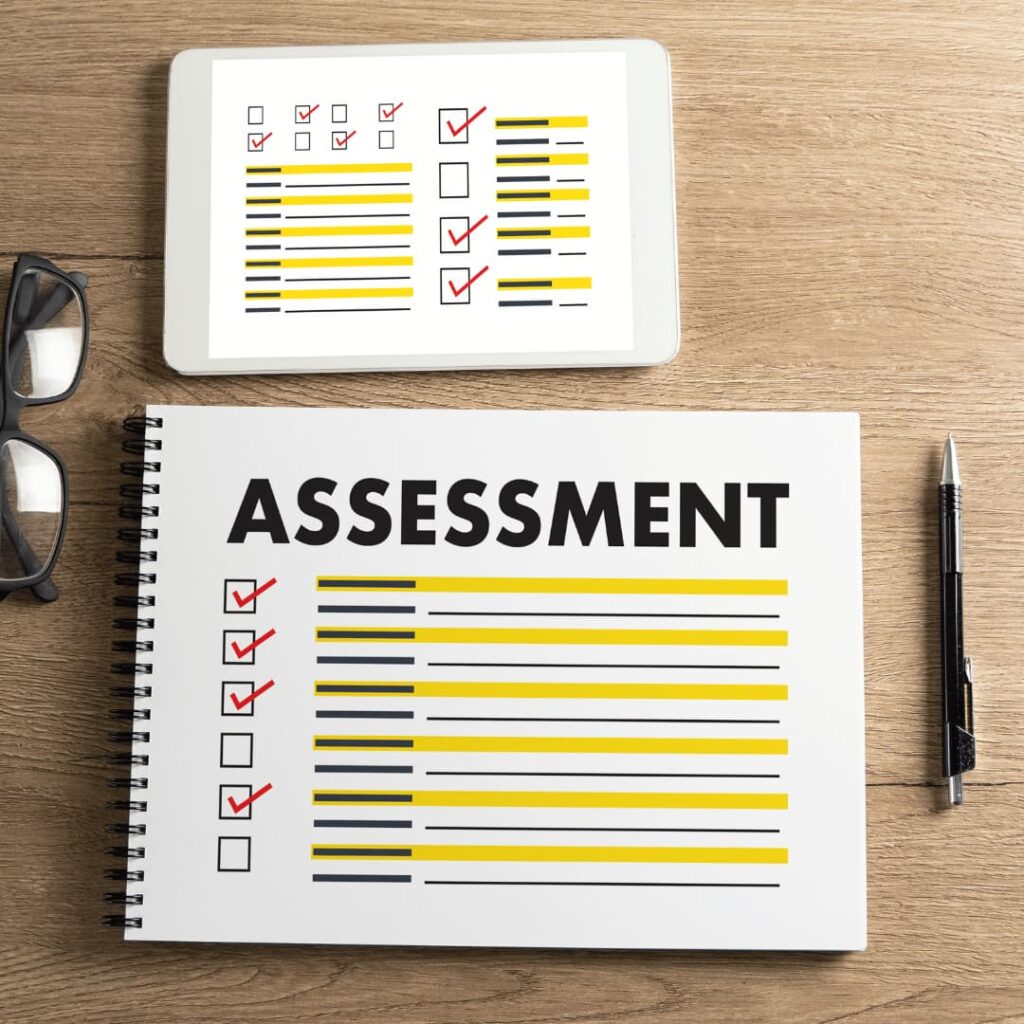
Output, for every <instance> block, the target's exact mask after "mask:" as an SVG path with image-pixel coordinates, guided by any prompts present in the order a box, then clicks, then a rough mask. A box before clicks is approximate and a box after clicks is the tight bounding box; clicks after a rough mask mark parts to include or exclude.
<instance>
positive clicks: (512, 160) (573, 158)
mask: <svg viewBox="0 0 1024 1024" xmlns="http://www.w3.org/2000/svg"><path fill="white" fill-rule="evenodd" d="M494 162H495V163H496V164H497V165H498V166H499V167H508V166H509V165H513V166H514V165H515V164H534V165H536V166H543V167H547V166H549V165H551V164H589V163H590V157H589V156H588V155H587V154H586V153H499V154H498V155H497V156H496V157H495V158H494Z"/></svg>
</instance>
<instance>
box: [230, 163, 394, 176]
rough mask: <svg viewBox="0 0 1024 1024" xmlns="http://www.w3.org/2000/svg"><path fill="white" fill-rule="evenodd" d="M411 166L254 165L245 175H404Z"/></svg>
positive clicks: (246, 170)
mask: <svg viewBox="0 0 1024 1024" xmlns="http://www.w3.org/2000/svg"><path fill="white" fill-rule="evenodd" d="M411 170H412V164H401V163H399V164H255V165H252V166H250V167H246V169H245V173H246V174H253V175H256V174H394V173H402V174H405V173H407V172H409V171H411Z"/></svg>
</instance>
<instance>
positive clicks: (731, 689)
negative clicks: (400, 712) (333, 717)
mask: <svg viewBox="0 0 1024 1024" xmlns="http://www.w3.org/2000/svg"><path fill="white" fill-rule="evenodd" d="M313 692H314V693H315V694H316V695H317V696H319V697H346V698H350V697H370V698H372V699H374V700H377V699H379V698H381V697H459V698H466V697H483V698H497V699H504V698H512V699H520V698H525V699H527V700H788V699H789V687H788V686H787V685H786V684H784V683H492V682H486V683H485V682H467V683H450V682H437V683H428V682H415V683H410V682H407V681H405V680H397V681H388V682H383V681H377V680H348V679H346V680H340V679H339V680H328V679H318V680H317V681H316V682H315V683H314V684H313Z"/></svg>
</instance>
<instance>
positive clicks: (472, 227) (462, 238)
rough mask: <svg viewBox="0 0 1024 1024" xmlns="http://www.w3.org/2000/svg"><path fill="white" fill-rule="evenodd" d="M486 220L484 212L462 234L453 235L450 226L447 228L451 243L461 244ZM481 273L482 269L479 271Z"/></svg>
mask: <svg viewBox="0 0 1024 1024" xmlns="http://www.w3.org/2000/svg"><path fill="white" fill-rule="evenodd" d="M485 220H487V214H486V213H485V214H484V215H483V216H482V217H481V218H480V219H479V220H478V221H477V222H476V223H475V224H471V225H470V228H469V230H468V231H467V232H466V233H465V234H464V235H459V237H458V238H456V237H455V233H454V232H453V231H452V229H451V228H449V229H448V237H449V238H450V239H451V240H452V245H461V244H462V243H463V242H464V241H465V240H466V239H467V238H469V236H470V235H471V234H473V232H474V231H476V229H477V228H478V227H480V225H481V224H483V222H484V221H485ZM481 273H483V271H481Z"/></svg>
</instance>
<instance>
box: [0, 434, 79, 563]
mask: <svg viewBox="0 0 1024 1024" xmlns="http://www.w3.org/2000/svg"><path fill="white" fill-rule="evenodd" d="M0 513H2V518H0V580H4V581H17V580H24V579H29V578H30V577H32V576H35V575H36V574H37V573H40V572H42V570H43V569H45V568H48V567H49V565H50V562H51V561H52V559H53V555H54V550H55V548H56V546H57V538H58V537H59V536H60V528H61V520H62V517H63V513H64V485H63V481H62V479H61V473H60V469H59V467H58V466H57V463H56V462H55V461H54V460H53V458H52V456H50V455H49V454H47V453H46V452H45V451H43V450H42V449H41V448H37V447H36V446H35V445H34V444H29V443H28V442H26V441H22V440H18V439H16V438H12V439H10V440H7V441H5V442H4V443H3V446H2V447H0Z"/></svg>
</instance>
